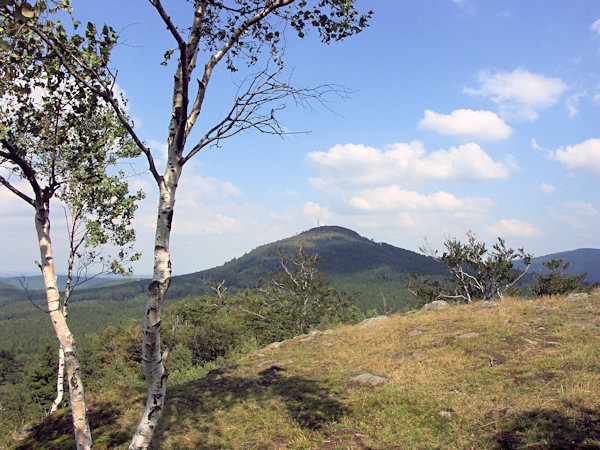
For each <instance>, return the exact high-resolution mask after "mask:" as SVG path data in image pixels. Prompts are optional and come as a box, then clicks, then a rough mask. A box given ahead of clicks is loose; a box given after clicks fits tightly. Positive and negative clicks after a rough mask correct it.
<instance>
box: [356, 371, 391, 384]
mask: <svg viewBox="0 0 600 450" xmlns="http://www.w3.org/2000/svg"><path fill="white" fill-rule="evenodd" d="M350 379H351V380H352V381H357V382H359V383H361V384H370V385H371V386H379V385H381V384H383V383H385V382H386V381H388V379H387V378H385V377H379V376H377V375H373V374H372V373H361V374H360V375H356V376H354V377H350Z"/></svg>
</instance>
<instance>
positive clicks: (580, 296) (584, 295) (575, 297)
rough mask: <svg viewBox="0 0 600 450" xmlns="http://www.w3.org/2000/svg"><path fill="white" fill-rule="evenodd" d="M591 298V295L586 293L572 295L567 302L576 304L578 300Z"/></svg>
mask: <svg viewBox="0 0 600 450" xmlns="http://www.w3.org/2000/svg"><path fill="white" fill-rule="evenodd" d="M589 296H590V294H587V293H585V292H578V293H572V294H569V295H567V301H568V302H575V301H577V300H583V299H586V298H588V297H589Z"/></svg>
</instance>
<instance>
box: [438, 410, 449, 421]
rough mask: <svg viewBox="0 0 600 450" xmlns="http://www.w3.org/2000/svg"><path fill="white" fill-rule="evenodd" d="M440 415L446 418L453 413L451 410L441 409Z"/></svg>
mask: <svg viewBox="0 0 600 450" xmlns="http://www.w3.org/2000/svg"><path fill="white" fill-rule="evenodd" d="M439 415H440V417H443V418H445V419H449V418H450V417H452V413H451V412H450V411H440V412H439Z"/></svg>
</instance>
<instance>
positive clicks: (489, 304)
mask: <svg viewBox="0 0 600 450" xmlns="http://www.w3.org/2000/svg"><path fill="white" fill-rule="evenodd" d="M497 306H498V303H496V302H495V301H493V300H486V301H485V302H483V303H482V304H481V307H482V308H496V307H497Z"/></svg>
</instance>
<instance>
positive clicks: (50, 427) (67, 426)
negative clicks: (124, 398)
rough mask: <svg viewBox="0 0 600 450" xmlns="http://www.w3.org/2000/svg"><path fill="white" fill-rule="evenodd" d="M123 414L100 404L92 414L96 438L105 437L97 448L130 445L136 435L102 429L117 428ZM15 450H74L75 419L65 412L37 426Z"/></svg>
mask: <svg viewBox="0 0 600 450" xmlns="http://www.w3.org/2000/svg"><path fill="white" fill-rule="evenodd" d="M120 416H121V412H120V411H119V410H118V409H117V408H116V407H115V406H113V405H111V404H110V403H106V402H104V403H96V404H94V405H92V406H91V407H90V409H89V410H88V420H89V422H90V428H91V429H92V437H93V438H95V437H96V435H97V434H101V436H99V437H100V439H99V442H94V445H96V446H98V445H97V444H99V447H100V448H116V447H122V446H124V445H125V444H127V443H129V441H130V440H131V435H132V433H128V432H124V431H122V430H119V431H116V430H112V431H110V430H106V431H105V432H104V433H102V432H100V431H99V430H98V428H100V427H105V426H107V427H111V426H112V427H114V424H115V423H117V422H118V420H119V417H120ZM12 448H14V449H19V450H23V449H44V450H52V449H60V450H64V449H74V448H76V445H75V438H74V435H73V419H72V416H71V409H70V408H68V407H67V408H62V409H60V410H58V411H57V412H55V413H54V414H51V415H49V416H47V417H45V418H43V419H42V420H40V421H38V422H36V423H35V424H34V425H32V426H30V427H29V428H27V429H26V430H25V431H24V432H23V436H22V439H20V440H19V443H18V444H16V445H15V446H14V447H12Z"/></svg>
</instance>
